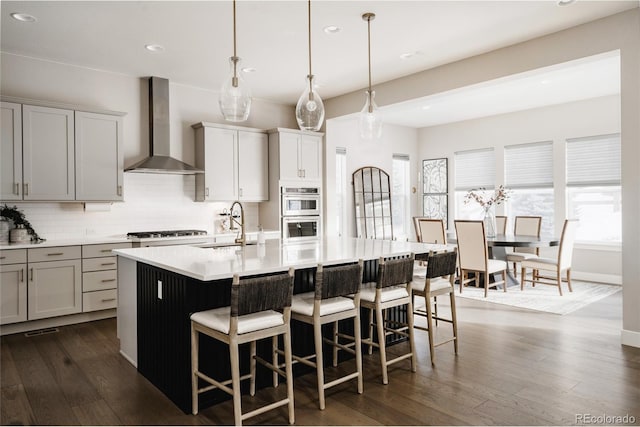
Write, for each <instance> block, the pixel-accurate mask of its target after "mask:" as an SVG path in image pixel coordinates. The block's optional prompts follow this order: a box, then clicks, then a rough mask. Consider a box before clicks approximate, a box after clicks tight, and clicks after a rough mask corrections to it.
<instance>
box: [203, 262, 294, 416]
mask: <svg viewBox="0 0 640 427" xmlns="http://www.w3.org/2000/svg"><path fill="white" fill-rule="evenodd" d="M292 294H293V268H291V269H289V272H288V273H281V274H276V275H272V276H265V277H256V278H250V279H240V278H239V277H238V275H234V276H233V283H232V286H231V305H230V307H221V308H215V309H213V310H206V311H199V312H197V313H193V314H192V315H191V371H192V376H191V397H192V412H193V414H194V415H196V414H197V413H198V394H200V393H204V392H206V391H209V390H213V389H215V388H218V389H220V390H222V391H224V392H226V393H228V394H230V395H232V396H233V414H234V420H235V424H236V425H242V420H246V419H247V418H250V417H253V416H255V415H259V414H262V413H263V412H266V411H270V410H272V409H275V408H278V407H280V406H284V405H288V407H289V408H288V409H289V423H290V424H293V423H294V422H295V416H294V407H293V375H292V369H291V364H292V360H291V332H290V327H289V325H290V319H291V296H292ZM280 310H282V312H280ZM199 334H205V335H208V336H209V337H211V338H214V339H216V340H218V341H222V342H224V343H226V344H228V345H229V355H230V359H231V379H230V380H227V381H223V382H219V381H216V380H214V379H213V378H211V377H209V376H208V375H206V374H205V373H203V372H201V371H200V370H199V368H198V348H199V338H200V335H199ZM279 335H283V336H284V357H285V372H283V371H282V370H281V369H279V368H278V367H276V366H273V365H272V364H270V363H269V362H266V361H265V360H263V359H261V358H260V357H258V356H256V341H257V340H260V339H263V338H269V337H274V339H277V337H278V336H279ZM247 342H250V343H251V344H250V353H251V361H250V373H249V374H247V375H244V376H240V361H239V351H238V346H239V345H240V344H243V343H247ZM256 361H258V362H260V363H261V364H262V365H264V366H266V367H268V368H269V369H272V370H274V371H275V372H278V373H279V374H280V375H282V376H284V377H285V378H286V379H287V397H286V398H285V399H282V400H279V401H277V402H274V403H271V404H268V405H266V406H263V407H261V408H258V409H255V410H253V411H251V412H248V413H246V414H243V413H242V406H241V390H240V381H241V380H245V379H250V380H251V383H250V394H251V396H253V395H254V394H255V372H256ZM198 379H201V380H204V381H205V382H208V383H209V384H211V385H209V386H206V387H203V388H199V387H198ZM228 384H231V385H232V387H231V388H229V387H227V385H228Z"/></svg>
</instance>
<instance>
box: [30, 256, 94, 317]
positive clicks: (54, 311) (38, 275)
mask: <svg viewBox="0 0 640 427" xmlns="http://www.w3.org/2000/svg"><path fill="white" fill-rule="evenodd" d="M27 283H28V295H29V320H35V319H44V318H47V317H54V316H64V315H67V314H75V313H81V312H82V262H81V261H80V260H79V259H76V260H64V261H47V262H35V263H29V279H28V282H27Z"/></svg>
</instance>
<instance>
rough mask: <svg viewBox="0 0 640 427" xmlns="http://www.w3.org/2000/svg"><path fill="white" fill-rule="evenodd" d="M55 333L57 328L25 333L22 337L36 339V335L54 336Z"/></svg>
mask: <svg viewBox="0 0 640 427" xmlns="http://www.w3.org/2000/svg"><path fill="white" fill-rule="evenodd" d="M57 332H58V328H45V329H38V330H37V331H31V332H27V333H26V334H24V336H25V337H27V338H29V337H37V336H38V335H44V334H55V333H57Z"/></svg>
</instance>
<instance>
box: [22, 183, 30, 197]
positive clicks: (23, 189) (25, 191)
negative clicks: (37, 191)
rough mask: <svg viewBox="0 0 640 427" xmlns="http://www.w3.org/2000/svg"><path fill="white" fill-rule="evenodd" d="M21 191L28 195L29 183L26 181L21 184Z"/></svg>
mask: <svg viewBox="0 0 640 427" xmlns="http://www.w3.org/2000/svg"><path fill="white" fill-rule="evenodd" d="M22 192H23V193H24V195H25V196H28V195H29V183H28V182H26V183H24V184H22Z"/></svg>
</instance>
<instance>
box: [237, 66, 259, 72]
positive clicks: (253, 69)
mask: <svg viewBox="0 0 640 427" xmlns="http://www.w3.org/2000/svg"><path fill="white" fill-rule="evenodd" d="M241 71H242V72H243V73H255V72H256V69H255V68H253V67H244V68H243V69H242V70H241Z"/></svg>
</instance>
